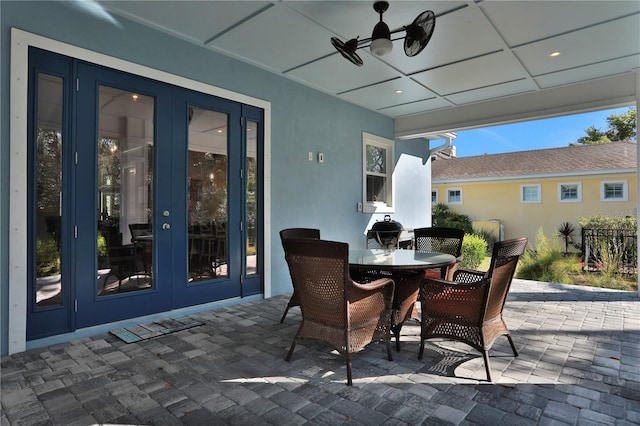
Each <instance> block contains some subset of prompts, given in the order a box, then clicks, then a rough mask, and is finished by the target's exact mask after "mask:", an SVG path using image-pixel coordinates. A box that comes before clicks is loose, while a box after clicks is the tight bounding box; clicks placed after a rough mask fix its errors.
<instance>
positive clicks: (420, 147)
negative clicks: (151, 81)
mask: <svg viewBox="0 0 640 426" xmlns="http://www.w3.org/2000/svg"><path fill="white" fill-rule="evenodd" d="M0 7H1V9H0V17H1V29H0V30H1V35H2V37H1V40H0V43H1V55H0V62H1V65H0V72H1V74H0V75H1V91H0V92H1V94H0V100H1V109H0V110H1V115H0V119H1V120H0V124H1V125H0V137H1V141H2V145H1V146H0V165H1V167H0V175H1V179H0V181H1V182H2V183H1V184H0V299H1V306H0V308H1V309H0V311H1V314H0V315H1V318H0V322H1V323H2V326H1V327H0V333H1V334H0V353H2V354H5V353H7V345H8V344H7V329H8V327H9V325H8V324H9V317H8V315H9V314H8V312H9V310H8V306H9V303H10V300H9V291H8V288H9V282H8V280H9V272H8V270H9V252H10V251H11V250H12V247H10V246H9V242H8V241H9V238H8V235H9V225H8V224H9V219H8V217H9V212H10V209H11V206H10V204H9V198H10V197H9V191H10V183H9V176H10V174H9V169H10V167H11V164H10V157H11V156H10V152H9V146H10V136H9V135H10V127H9V123H10V119H9V104H10V102H9V101H10V78H9V77H10V51H11V39H10V31H11V28H12V27H16V28H19V29H21V30H24V31H28V32H30V33H34V34H37V35H41V36H44V37H47V38H50V39H54V40H57V41H60V42H63V43H67V44H70V45H73V46H77V47H81V48H84V49H88V50H91V51H94V52H98V53H101V54H105V55H109V56H112V57H115V58H119V59H123V60H126V61H130V62H133V63H136V64H142V65H145V66H147V67H151V68H154V69H157V70H160V71H164V72H168V73H171V74H175V75H178V76H181V77H185V78H189V79H193V80H195V81H199V82H203V83H206V84H209V85H213V86H216V87H220V88H223V89H226V90H230V91H233V92H236V93H240V94H244V95H248V96H251V97H254V98H258V99H262V100H265V101H268V102H270V103H271V118H272V120H271V135H270V136H271V152H270V158H271V176H270V178H271V180H270V182H271V185H270V187H268V188H267V189H266V192H267V193H268V196H269V197H270V203H271V208H272V210H271V224H270V231H271V240H270V249H271V256H272V264H271V265H270V266H271V290H272V294H273V295H277V294H283V293H288V292H290V291H291V281H290V278H289V275H288V269H287V268H286V264H285V262H284V257H283V253H282V249H281V247H280V241H279V237H278V231H279V230H280V229H283V228H286V227H293V226H308V227H318V228H320V229H321V230H322V233H323V237H324V238H327V239H336V240H340V241H345V242H348V243H350V244H353V245H363V244H364V239H363V236H362V235H363V232H364V230H366V229H367V227H368V226H369V222H370V220H371V219H372V216H371V215H367V214H362V213H359V212H357V209H356V205H357V202H358V201H361V200H362V132H368V133H371V134H375V135H378V136H381V137H384V138H388V139H393V130H394V129H393V120H392V119H391V118H389V117H386V116H384V115H381V114H377V113H375V112H372V111H368V110H365V109H363V108H360V107H357V106H355V105H353V104H350V103H347V102H343V101H341V100H339V99H337V98H335V97H332V96H329V95H326V94H323V93H321V92H318V91H315V90H312V89H310V88H307V87H305V86H302V85H300V84H298V83H295V82H292V81H290V80H288V79H286V78H282V77H279V76H276V75H274V74H271V73H268V72H266V71H263V70H261V69H258V68H255V67H253V66H250V65H247V64H245V63H242V62H239V61H237V60H233V59H230V58H227V57H225V56H222V55H219V54H216V53H214V52H211V51H209V50H207V49H205V48H203V47H199V46H196V45H194V44H190V43H187V42H185V41H183V40H180V39H177V38H173V37H170V36H169V35H167V34H164V33H160V32H157V31H154V30H152V29H149V28H146V27H144V26H141V25H139V24H137V23H133V22H130V21H127V20H126V19H122V18H120V17H116V18H115V19H116V21H117V24H114V23H113V22H112V21H109V20H105V19H101V18H99V17H96V16H94V15H91V14H87V13H82V12H81V11H79V10H78V9H76V8H71V7H68V6H67V5H65V4H63V3H61V2H20V1H17V2H13V1H2V2H0ZM403 144H405V145H404V147H403ZM405 148H406V152H408V153H409V155H406V154H404V155H403V152H404V151H403V149H405ZM427 149H428V144H427V142H426V141H421V142H402V143H398V144H397V145H396V149H395V153H396V158H397V159H400V158H401V157H402V158H403V161H402V163H403V164H406V167H409V168H414V167H415V168H417V169H416V171H415V172H410V171H406V170H405V172H403V173H400V175H401V177H400V178H399V179H398V182H397V184H398V185H399V187H402V181H403V180H408V181H412V182H414V181H415V180H416V179H424V178H425V177H427V178H428V176H429V173H428V170H429V168H428V165H425V164H423V162H422V159H421V158H420V157H421V156H422V155H423V153H425V152H426V150H427ZM309 151H312V152H323V153H324V155H325V161H324V163H322V164H319V163H318V162H317V161H313V162H310V161H308V152H309ZM415 155H417V157H415ZM404 158H406V159H407V161H404ZM414 183H415V182H414ZM429 189H430V188H429V187H428V185H426V186H424V191H422V190H421V189H420V190H416V188H415V185H414V186H413V187H412V188H411V191H408V190H407V191H403V190H402V189H400V190H399V192H398V193H397V194H396V200H397V205H398V206H399V208H402V209H411V206H412V205H413V204H414V203H418V205H427V206H428V200H429ZM406 196H410V197H411V198H410V199H406V198H404V197H406ZM407 211H408V210H407ZM397 213H398V214H399V215H400V216H401V217H402V212H401V211H400V210H397ZM407 217H412V216H407ZM425 217H426V216H425ZM412 220H413V219H412ZM429 220H430V216H429ZM425 223H426V219H425ZM24 257H25V258H26V254H25V255H24ZM18 285H21V284H20V283H18ZM24 286H25V289H26V283H25V284H24ZM25 291H26V290H25ZM25 315H26V313H25ZM12 321H13V319H12Z"/></svg>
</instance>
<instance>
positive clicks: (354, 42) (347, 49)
mask: <svg viewBox="0 0 640 426" xmlns="http://www.w3.org/2000/svg"><path fill="white" fill-rule="evenodd" d="M331 44H332V45H333V47H335V48H336V50H337V51H338V52H340V54H341V55H342V56H343V57H344V58H346V59H348V60H349V62H351V63H352V64H354V65H357V66H359V67H361V66H362V64H363V62H362V59H361V58H360V56H358V54H357V53H356V49H357V48H358V39H355V38H352V39H351V40H349V41H348V42H346V43H345V42H343V41H342V40H340V39H339V38H338V37H331Z"/></svg>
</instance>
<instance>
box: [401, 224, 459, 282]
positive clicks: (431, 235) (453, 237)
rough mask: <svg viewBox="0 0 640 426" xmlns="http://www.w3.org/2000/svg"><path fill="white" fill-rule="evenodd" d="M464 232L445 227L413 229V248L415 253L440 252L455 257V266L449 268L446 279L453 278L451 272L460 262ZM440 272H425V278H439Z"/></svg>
mask: <svg viewBox="0 0 640 426" xmlns="http://www.w3.org/2000/svg"><path fill="white" fill-rule="evenodd" d="M463 239H464V230H462V229H456V228H446V227H437V226H434V227H427V228H415V229H414V230H413V247H414V249H415V250H416V251H424V252H440V253H446V254H450V255H452V256H455V257H456V264H455V265H454V266H451V267H449V269H448V271H447V277H446V278H447V279H448V280H451V279H452V278H453V272H454V271H455V270H456V267H457V265H458V264H459V263H460V262H461V261H462V240H463ZM440 272H441V271H440V270H427V274H426V275H425V278H441V275H440Z"/></svg>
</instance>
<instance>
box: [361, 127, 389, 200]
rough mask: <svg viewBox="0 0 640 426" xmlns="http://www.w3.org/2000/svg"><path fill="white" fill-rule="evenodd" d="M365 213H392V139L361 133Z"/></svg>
mask: <svg viewBox="0 0 640 426" xmlns="http://www.w3.org/2000/svg"><path fill="white" fill-rule="evenodd" d="M362 150H363V153H362V157H363V167H362V170H363V175H364V176H363V179H362V182H363V191H362V192H363V198H364V200H363V201H364V202H363V204H364V208H363V211H364V212H365V213H374V212H377V213H393V212H394V211H393V181H392V176H393V158H394V153H393V141H392V140H389V139H384V138H381V137H379V136H375V135H372V134H369V133H364V132H363V133H362Z"/></svg>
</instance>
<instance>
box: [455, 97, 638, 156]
mask: <svg viewBox="0 0 640 426" xmlns="http://www.w3.org/2000/svg"><path fill="white" fill-rule="evenodd" d="M627 111H629V107H623V108H615V109H609V110H603V111H596V112H588V113H584V114H577V115H569V116H565V117H556V118H547V119H543V120H535V121H529V122H526V123H516V124H505V125H502V126H493V127H485V128H482V129H474V130H463V131H459V132H456V133H457V135H458V137H457V138H456V139H455V140H454V141H453V145H455V146H456V156H458V157H471V156H474V155H482V154H499V153H503V152H514V151H529V150H532V149H546V148H559V147H565V146H569V144H570V143H573V142H576V141H577V140H578V138H579V137H582V136H586V133H585V131H584V130H585V129H586V128H588V127H591V126H595V127H596V128H598V129H600V130H603V131H604V130H606V129H607V127H608V126H607V120H606V119H607V117H609V116H610V115H612V114H620V113H624V112H627Z"/></svg>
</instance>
